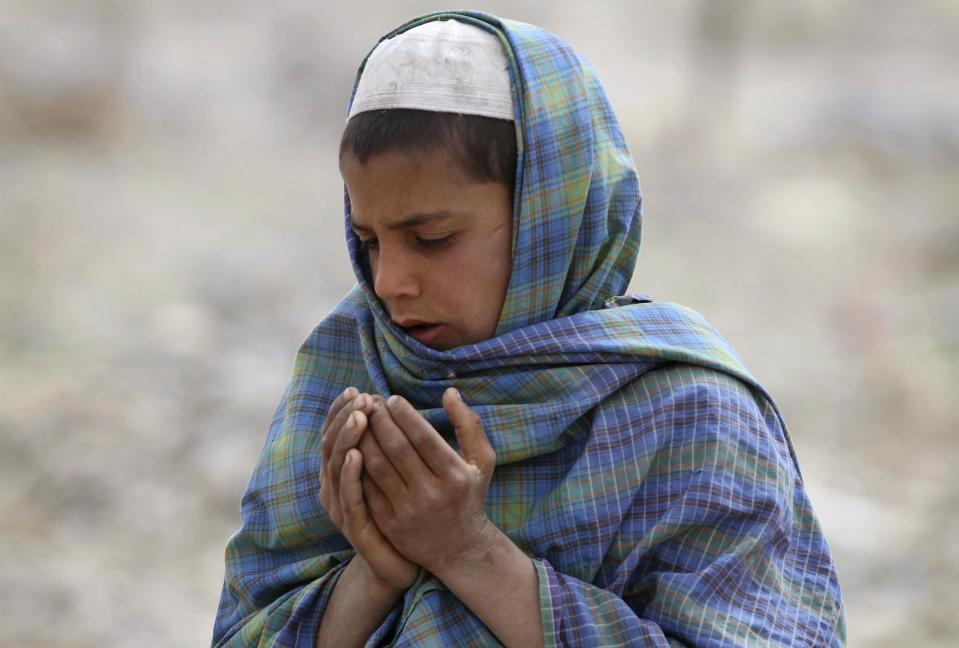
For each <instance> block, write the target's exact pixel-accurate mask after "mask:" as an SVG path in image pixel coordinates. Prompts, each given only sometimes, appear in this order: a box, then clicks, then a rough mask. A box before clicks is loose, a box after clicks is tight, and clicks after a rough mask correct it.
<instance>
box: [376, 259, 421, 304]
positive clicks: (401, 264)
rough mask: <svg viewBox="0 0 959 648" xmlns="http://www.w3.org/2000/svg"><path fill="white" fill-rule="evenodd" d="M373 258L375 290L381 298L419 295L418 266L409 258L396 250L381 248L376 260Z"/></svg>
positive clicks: (388, 298)
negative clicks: (389, 250) (388, 250)
mask: <svg viewBox="0 0 959 648" xmlns="http://www.w3.org/2000/svg"><path fill="white" fill-rule="evenodd" d="M372 261H373V260H372V259H371V263H370V269H371V270H372V271H373V291H374V292H375V293H376V296H377V297H379V298H380V299H382V300H384V301H386V300H395V299H399V298H401V297H419V295H420V282H419V279H418V277H417V274H416V268H415V267H413V266H414V264H412V263H411V262H410V260H409V259H407V258H405V257H404V256H403V255H402V254H398V253H396V252H395V251H393V252H387V250H383V249H381V250H380V252H379V254H378V255H377V259H376V262H375V263H373V262H372Z"/></svg>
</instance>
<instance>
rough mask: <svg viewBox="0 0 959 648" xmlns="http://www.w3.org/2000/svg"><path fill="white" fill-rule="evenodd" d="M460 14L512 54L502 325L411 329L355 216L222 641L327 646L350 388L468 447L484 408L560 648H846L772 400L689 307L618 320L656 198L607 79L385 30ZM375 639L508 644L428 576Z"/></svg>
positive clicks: (252, 492) (498, 481)
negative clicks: (326, 445)
mask: <svg viewBox="0 0 959 648" xmlns="http://www.w3.org/2000/svg"><path fill="white" fill-rule="evenodd" d="M454 16H455V18H456V19H458V20H464V21H468V22H472V23H473V24H476V25H478V26H480V27H483V28H485V29H489V30H490V31H492V32H493V33H494V34H496V35H497V36H499V38H500V39H501V41H502V42H503V44H504V46H505V48H506V50H507V53H508V56H509V59H510V63H511V76H512V80H513V89H514V98H515V114H516V115H517V122H516V123H517V135H518V139H519V144H520V146H519V148H520V153H519V160H518V172H517V184H516V205H515V211H514V214H515V215H516V216H515V218H514V238H513V243H514V245H513V250H514V252H513V266H512V277H511V280H510V285H509V289H508V293H507V298H506V304H505V306H504V309H503V313H502V315H501V318H500V321H499V324H498V328H497V331H496V333H495V334H494V337H493V338H492V339H490V340H486V341H484V342H480V343H477V344H472V345H468V346H464V347H459V348H456V349H452V350H450V351H438V350H435V349H431V348H428V347H426V346H424V345H422V344H420V343H419V342H418V341H416V340H415V339H413V338H411V337H409V336H407V335H406V334H405V333H404V332H403V331H402V330H401V329H399V328H397V327H396V326H394V325H393V324H392V323H391V322H390V320H389V317H388V316H387V315H386V313H385V311H384V310H383V308H382V306H381V305H380V303H379V302H378V301H377V299H376V297H375V295H374V294H373V292H372V289H371V286H370V283H369V280H368V273H367V272H366V270H365V264H364V260H363V257H362V252H361V248H360V246H359V244H358V241H357V240H356V238H355V236H354V235H353V233H352V231H351V230H350V228H349V227H348V226H347V228H346V230H347V243H348V246H349V249H350V253H351V257H352V259H353V263H354V269H355V271H356V274H357V279H358V284H357V287H356V288H354V290H353V291H351V292H350V294H348V295H347V296H346V297H345V298H344V300H343V301H342V302H341V303H340V304H339V306H337V308H336V309H335V310H334V311H333V313H331V314H330V315H329V316H328V317H327V318H326V319H325V320H324V321H323V322H321V323H320V324H319V326H317V328H316V329H315V330H314V331H313V333H312V334H311V335H310V336H309V338H308V339H307V340H306V341H305V342H304V344H303V346H302V347H301V348H300V351H299V353H298V355H297V358H296V364H295V369H294V372H293V378H292V380H291V382H290V384H289V386H288V387H287V389H286V392H285V393H284V395H283V398H282V400H281V402H280V405H279V407H278V408H277V411H276V414H275V416H274V419H273V422H272V425H271V427H270V430H269V433H268V435H267V439H266V442H265V444H264V447H263V450H262V453H261V455H260V458H259V461H258V463H257V466H256V468H255V469H254V472H253V475H252V477H251V479H250V482H249V485H248V486H247V489H246V492H245V493H244V496H243V500H242V509H241V513H242V522H243V524H242V527H241V528H240V529H239V530H238V531H237V532H236V534H234V536H233V537H232V538H231V539H230V541H229V543H228V545H227V549H226V577H225V582H224V586H223V593H222V597H221V600H220V608H219V611H218V614H217V619H216V625H215V628H214V636H213V643H214V644H215V645H218V646H252V645H257V646H304V647H305V646H313V644H314V641H315V636H316V632H317V629H318V627H319V622H320V619H321V618H322V615H323V612H324V609H325V606H326V603H327V601H328V600H329V597H330V594H331V592H332V589H333V587H334V586H335V584H336V581H337V578H338V576H339V574H340V573H341V572H342V569H343V567H344V566H345V564H346V563H347V562H348V561H349V559H350V558H351V557H352V556H353V554H354V552H353V550H352V549H351V547H350V545H349V544H348V542H347V541H346V540H345V538H343V536H341V535H340V534H339V533H338V532H337V530H336V528H335V527H334V526H333V524H332V523H331V521H330V519H329V518H328V516H327V515H326V513H325V511H324V510H323V509H322V507H321V506H320V501H319V496H318V493H319V474H320V471H321V470H322V466H321V450H320V436H319V432H320V430H321V428H322V425H323V422H324V419H325V416H326V413H327V410H328V408H329V407H330V405H331V403H332V401H333V400H334V398H335V397H336V395H337V394H338V393H339V392H341V391H342V390H343V389H344V388H345V387H347V386H349V385H353V386H356V387H358V388H359V389H361V390H364V391H369V392H376V393H380V394H383V395H390V394H401V395H403V396H404V397H406V398H408V399H409V400H410V401H411V402H412V403H413V404H414V405H415V406H416V407H417V408H418V409H420V411H421V412H422V413H423V415H424V416H425V417H426V418H427V419H428V420H429V421H430V422H431V423H432V424H433V425H434V426H435V427H436V428H437V429H438V430H439V431H440V432H441V433H443V434H444V436H445V437H446V438H447V439H448V440H449V441H450V443H452V444H454V445H455V439H454V437H453V436H452V433H451V426H450V423H449V421H448V419H447V418H446V416H445V414H444V412H443V410H442V409H441V408H440V406H439V402H440V396H441V394H442V392H443V391H444V390H445V389H446V388H447V387H449V386H455V387H457V388H458V389H459V390H460V391H461V393H462V394H463V396H464V399H465V400H466V402H467V403H469V404H470V405H471V406H472V407H473V408H474V409H475V410H476V411H477V412H478V413H479V415H480V416H481V418H482V420H483V423H484V426H485V428H486V431H487V434H488V436H489V438H490V442H491V443H492V445H493V447H494V449H495V450H496V454H497V466H496V470H495V472H494V474H493V479H492V482H491V485H490V491H489V496H488V500H487V511H488V515H489V517H490V519H491V520H492V521H493V522H494V523H495V524H496V525H497V526H498V527H499V528H500V529H502V530H503V531H504V532H505V533H506V534H507V535H508V536H509V537H510V538H511V539H512V540H513V541H514V542H515V543H516V544H517V545H518V546H519V547H520V548H521V549H523V550H524V551H525V552H526V553H527V554H528V555H529V556H530V557H531V558H532V559H533V562H534V565H535V566H536V570H537V574H538V576H539V591H540V601H541V622H542V624H543V630H544V634H545V637H546V644H547V646H669V645H673V646H676V645H688V646H768V645H783V646H798V645H801V646H839V645H844V644H845V622H844V616H843V608H842V597H841V593H840V589H839V583H838V580H837V576H836V572H835V569H834V566H833V563H832V559H831V557H830V553H829V549H828V547H827V545H826V542H825V539H824V538H823V535H822V532H821V530H820V527H819V524H818V522H817V521H816V518H815V515H814V514H813V511H812V508H811V505H810V502H809V499H808V497H807V494H806V491H805V489H804V487H803V482H802V478H801V476H800V473H799V469H798V465H797V463H796V458H795V453H794V452H793V449H792V446H791V444H790V441H789V437H788V435H787V433H786V429H785V426H784V423H783V421H782V418H781V416H780V415H779V412H778V411H777V409H776V407H775V405H774V404H773V402H772V400H771V399H770V398H769V396H768V394H767V393H766V392H765V391H764V390H763V388H762V387H761V386H760V385H759V384H758V383H757V382H756V381H755V379H754V378H753V377H752V376H751V374H750V373H749V371H748V370H747V369H746V368H745V366H744V365H743V363H742V361H741V360H740V359H739V358H738V356H737V355H736V354H735V352H734V351H733V350H732V349H731V348H730V347H729V345H728V344H727V343H726V342H725V341H724V340H723V339H722V338H721V337H720V336H719V334H718V333H717V332H716V331H715V330H714V329H713V328H712V327H711V326H710V325H709V324H708V323H707V322H706V321H705V320H704V319H703V318H702V317H701V316H700V315H698V314H697V313H695V312H694V311H691V310H689V309H687V308H684V307H682V306H678V305H675V304H665V303H633V304H630V303H628V302H629V301H630V300H616V301H610V302H609V307H604V303H606V302H607V300H608V299H609V298H611V297H613V296H615V295H620V294H622V293H623V292H624V291H625V289H626V287H627V285H628V282H629V280H630V277H631V276H632V272H633V267H634V265H635V260H636V256H637V254H638V250H639V240H640V229H641V226H640V225H641V221H640V193H639V184H638V180H637V177H636V172H635V168H634V165H633V161H632V158H631V156H630V155H629V152H628V150H627V148H626V144H625V142H624V140H623V137H622V134H621V132H620V129H619V127H618V125H617V122H616V119H615V116H614V115H613V113H612V110H611V109H610V107H609V104H608V102H607V100H606V98H605V95H604V93H603V91H602V88H601V87H600V85H599V82H598V80H597V79H596V76H595V74H594V73H593V72H592V70H591V68H590V67H589V66H588V64H587V63H586V62H585V61H583V59H582V58H581V57H579V55H577V54H576V53H575V52H574V51H573V50H572V49H571V48H570V47H569V46H568V45H566V44H565V43H563V42H562V41H561V40H559V39H558V38H556V37H555V36H553V35H551V34H549V33H547V32H545V31H543V30H541V29H539V28H536V27H533V26H530V25H526V24H522V23H518V22H513V21H507V20H502V19H498V18H495V17H492V16H489V15H487V14H481V13H475V12H467V13H457V14H451V13H438V14H431V15H429V16H425V17H423V18H420V19H417V20H415V21H412V22H410V23H407V24H406V25H403V26H402V27H400V28H399V29H398V30H396V31H395V32H393V33H394V34H395V33H398V32H400V31H402V30H404V29H408V28H410V27H412V26H414V25H417V24H420V23H421V22H423V21H427V20H437V19H449V18H451V17H454ZM391 35H392V34H388V35H387V36H386V38H389V37H390V36H391ZM361 69H362V68H361ZM624 302H627V303H626V305H619V304H622V303H624ZM491 595H495V593H491ZM367 645H368V646H381V645H392V646H487V645H499V644H498V642H497V640H496V638H495V636H493V635H492V633H491V632H490V631H489V630H488V629H487V628H486V627H485V626H484V625H483V623H482V622H481V621H479V620H478V619H477V618H476V617H475V616H474V615H473V614H472V612H471V611H470V610H469V609H468V608H466V607H465V606H464V605H463V604H462V603H461V602H460V601H459V600H458V599H457V598H456V597H455V596H454V595H452V594H451V593H450V592H449V591H448V590H447V589H446V588H445V587H444V586H443V584H442V583H441V582H439V581H438V580H437V579H436V578H434V577H432V576H431V575H429V574H427V573H425V572H424V573H423V574H422V575H421V578H420V579H419V580H418V581H417V582H416V583H415V584H414V586H413V587H411V588H410V589H409V590H408V591H407V592H406V595H405V596H404V598H403V600H402V602H401V603H400V604H399V605H398V606H397V607H396V608H395V609H394V610H393V611H392V612H390V614H389V615H388V617H387V618H386V619H385V620H384V622H383V623H382V624H381V626H380V627H379V628H378V629H377V630H376V631H375V632H374V633H373V635H372V636H371V637H370V638H369V640H368V642H367Z"/></svg>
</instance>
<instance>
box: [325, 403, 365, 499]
mask: <svg viewBox="0 0 959 648" xmlns="http://www.w3.org/2000/svg"><path fill="white" fill-rule="evenodd" d="M357 400H359V399H357ZM367 423H368V419H367V417H366V414H364V413H363V410H360V409H356V410H354V411H352V412H350V413H349V416H347V417H346V421H345V422H344V424H343V427H342V428H340V431H339V433H338V434H337V435H336V441H335V442H334V444H333V451H332V452H331V453H330V463H329V470H330V478H331V479H332V480H333V483H334V484H338V483H339V480H340V471H341V470H342V469H343V461H344V459H345V458H346V453H347V452H348V451H349V449H350V448H355V447H356V444H357V443H359V441H360V437H361V436H363V432H364V431H366V428H367Z"/></svg>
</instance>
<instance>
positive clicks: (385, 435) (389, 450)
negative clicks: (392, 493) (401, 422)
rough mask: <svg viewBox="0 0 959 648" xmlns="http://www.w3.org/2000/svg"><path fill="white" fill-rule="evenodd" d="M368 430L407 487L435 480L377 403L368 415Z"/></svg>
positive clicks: (404, 436) (403, 435)
mask: <svg viewBox="0 0 959 648" xmlns="http://www.w3.org/2000/svg"><path fill="white" fill-rule="evenodd" d="M370 429H371V430H372V431H373V436H374V437H376V442H377V443H378V444H379V446H380V448H381V449H382V450H383V454H384V455H385V456H386V458H387V459H389V461H390V463H391V464H393V466H394V467H395V468H396V470H397V472H399V474H400V477H402V478H403V481H404V482H405V483H406V484H407V486H409V487H411V488H412V487H414V485H415V484H420V483H422V482H423V481H424V480H428V479H429V478H430V477H434V478H435V476H434V475H433V473H432V472H431V471H430V469H429V468H428V467H427V466H426V464H425V463H423V460H422V459H421V458H420V456H419V454H418V453H417V452H416V449H415V448H414V447H413V445H412V444H411V443H410V440H409V439H408V438H406V434H405V433H404V431H403V430H402V429H400V427H399V426H397V424H396V422H395V421H394V420H393V417H392V416H391V415H390V412H389V410H388V409H387V408H386V407H385V406H384V405H383V404H379V403H377V404H376V405H374V406H373V412H372V414H370Z"/></svg>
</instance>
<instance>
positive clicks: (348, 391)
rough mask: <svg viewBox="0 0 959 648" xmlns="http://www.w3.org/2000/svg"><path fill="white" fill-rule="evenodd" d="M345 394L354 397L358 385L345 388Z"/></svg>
mask: <svg viewBox="0 0 959 648" xmlns="http://www.w3.org/2000/svg"><path fill="white" fill-rule="evenodd" d="M343 396H344V397H345V398H353V397H354V396H356V387H347V388H346V389H344V390H343Z"/></svg>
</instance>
